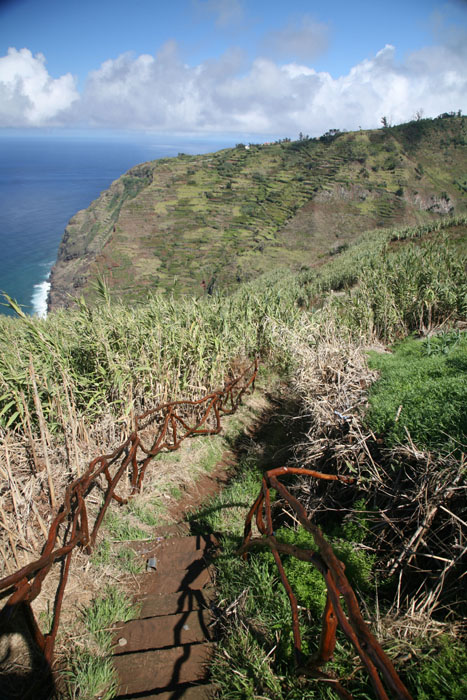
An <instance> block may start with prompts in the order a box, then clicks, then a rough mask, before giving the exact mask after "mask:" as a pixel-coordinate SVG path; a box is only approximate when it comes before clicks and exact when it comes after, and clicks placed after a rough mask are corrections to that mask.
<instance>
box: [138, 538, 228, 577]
mask: <svg viewBox="0 0 467 700" xmlns="http://www.w3.org/2000/svg"><path fill="white" fill-rule="evenodd" d="M125 546H126V547H129V548H130V549H132V550H133V551H134V552H136V553H137V554H140V555H141V556H142V557H144V558H146V559H149V558H150V557H156V559H157V568H158V569H159V570H160V571H164V570H165V569H167V568H168V567H170V571H173V570H174V569H186V568H187V567H188V566H189V565H190V564H191V563H192V562H193V561H195V560H196V559H200V558H202V557H208V556H210V555H212V554H213V553H214V552H215V551H216V548H217V547H218V542H217V540H216V538H215V537H214V536H213V535H191V536H189V537H170V538H168V539H163V538H161V539H160V540H159V541H157V542H155V543H152V542H151V543H148V542H138V541H136V542H128V543H126V544H125Z"/></svg>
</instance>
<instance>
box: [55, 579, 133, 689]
mask: <svg viewBox="0 0 467 700" xmlns="http://www.w3.org/2000/svg"><path fill="white" fill-rule="evenodd" d="M135 616H137V608H136V606H135V605H134V604H133V603H131V601H130V600H129V598H128V597H127V596H125V595H124V594H123V593H121V592H120V591H119V590H118V589H117V588H116V587H115V586H108V587H107V589H106V590H105V591H104V593H103V595H102V596H100V597H98V598H96V599H95V600H94V601H93V602H92V603H91V605H90V606H89V607H88V608H86V609H84V610H83V612H82V617H83V622H84V625H85V628H86V629H87V631H88V633H89V634H90V635H91V637H92V639H93V640H94V648H86V649H82V648H80V649H77V650H75V653H74V654H73V657H72V666H71V669H69V670H68V671H67V672H66V674H65V678H66V680H67V683H68V687H69V691H70V694H71V696H72V697H79V698H80V700H93V698H96V697H99V698H101V699H102V700H111V698H113V697H115V691H116V687H117V683H116V677H115V671H114V669H113V666H112V660H111V658H110V657H109V650H110V646H111V626H112V625H113V623H114V622H126V621H127V620H131V619H133V618H134V617H135ZM76 692H78V696H76Z"/></svg>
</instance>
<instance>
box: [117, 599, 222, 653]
mask: <svg viewBox="0 0 467 700" xmlns="http://www.w3.org/2000/svg"><path fill="white" fill-rule="evenodd" d="M210 621H211V612H210V611H209V610H206V609H204V610H196V611H191V612H190V611H187V612H182V613H176V614H175V615H162V616H159V617H148V618H146V619H144V620H131V621H130V622H125V623H124V624H121V625H118V626H117V627H115V631H114V635H113V639H112V641H113V645H114V649H113V653H114V655H119V654H127V653H129V652H135V651H143V650H146V649H163V648H165V647H174V646H178V645H180V644H182V645H186V644H195V643H196V642H204V641H206V640H209V639H210V632H209V627H208V625H209V623H210Z"/></svg>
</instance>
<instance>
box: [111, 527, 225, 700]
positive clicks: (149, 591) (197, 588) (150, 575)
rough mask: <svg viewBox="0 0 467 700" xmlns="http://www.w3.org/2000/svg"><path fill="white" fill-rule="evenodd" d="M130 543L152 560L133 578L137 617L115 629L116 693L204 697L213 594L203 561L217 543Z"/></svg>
mask: <svg viewBox="0 0 467 700" xmlns="http://www.w3.org/2000/svg"><path fill="white" fill-rule="evenodd" d="M173 534H175V535H177V534H178V533H177V532H174V533H173ZM129 546H131V548H132V549H133V550H134V551H135V552H136V553H137V554H139V555H140V556H141V557H142V558H143V560H144V561H147V560H148V559H151V558H155V559H156V569H155V571H148V572H146V573H144V574H138V575H137V576H135V577H134V580H135V583H136V587H137V590H138V593H137V595H136V599H137V600H139V601H140V602H141V606H142V607H141V611H140V613H139V618H138V619H136V620H131V621H129V622H126V623H120V624H118V625H117V626H116V627H115V629H114V635H113V654H114V667H115V670H116V672H117V676H118V678H119V688H118V693H119V696H118V697H119V698H121V699H122V700H123V699H125V700H127V699H128V700H129V699H130V698H131V697H134V698H135V700H136V697H137V698H140V699H141V698H142V699H144V698H145V699H146V700H149V699H150V698H159V700H164V699H165V700H169V699H170V700H175V699H178V698H186V700H207V699H208V698H209V697H210V696H211V695H212V688H211V687H210V686H208V685H206V679H207V676H208V668H207V664H208V662H209V659H210V656H211V654H212V642H211V633H210V629H209V623H210V621H211V613H210V603H211V601H212V599H213V597H214V589H213V587H212V584H211V579H212V575H211V569H210V567H209V564H208V562H209V558H210V556H211V555H212V554H213V553H215V551H216V548H217V546H218V543H217V541H216V540H215V538H214V537H212V536H210V535H208V536H199V535H197V536H186V537H180V536H175V537H169V538H165V537H164V536H163V535H161V536H160V537H157V539H156V541H155V542H152V543H148V542H132V543H129ZM194 684H196V685H194Z"/></svg>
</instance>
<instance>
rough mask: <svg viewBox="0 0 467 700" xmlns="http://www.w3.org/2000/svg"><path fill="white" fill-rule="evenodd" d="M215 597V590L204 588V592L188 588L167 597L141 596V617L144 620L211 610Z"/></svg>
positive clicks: (156, 595)
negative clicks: (201, 609)
mask: <svg viewBox="0 0 467 700" xmlns="http://www.w3.org/2000/svg"><path fill="white" fill-rule="evenodd" d="M214 596H215V591H214V589H213V588H204V589H203V590H193V589H191V588H188V589H185V590H184V591H178V592H176V593H167V594H166V595H160V594H159V595H158V594H155V595H154V594H153V595H146V596H144V597H141V596H139V598H140V601H141V604H142V607H141V610H140V613H139V617H140V618H141V619H143V618H145V617H157V616H158V615H173V614H174V613H178V612H186V611H187V610H199V609H200V608H209V606H210V604H211V601H212V600H213V599H214Z"/></svg>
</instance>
